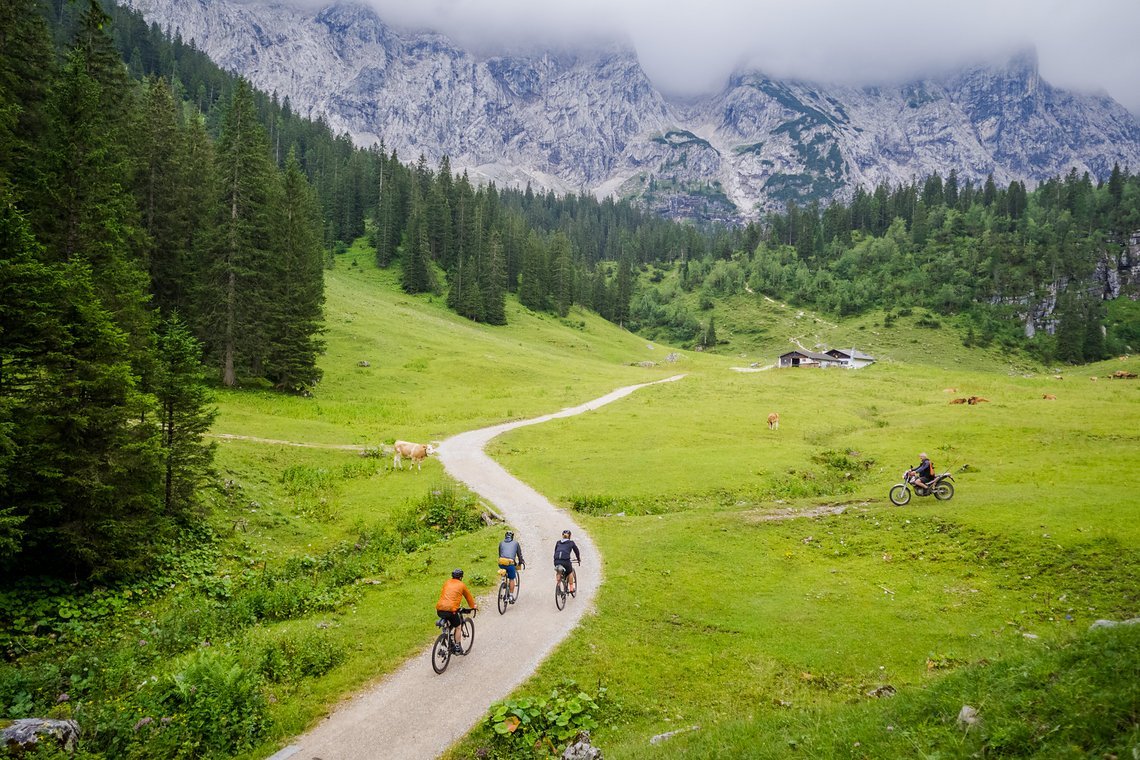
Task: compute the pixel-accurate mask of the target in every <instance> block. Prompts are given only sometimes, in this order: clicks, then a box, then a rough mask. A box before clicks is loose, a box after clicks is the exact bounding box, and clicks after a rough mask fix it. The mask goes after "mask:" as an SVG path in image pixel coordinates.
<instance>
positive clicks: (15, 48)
mask: <svg viewBox="0 0 1140 760" xmlns="http://www.w3.org/2000/svg"><path fill="white" fill-rule="evenodd" d="M54 65H55V55H54V52H53V50H52V47H51V38H50V36H49V34H48V29H47V25H46V24H45V23H44V18H43V14H42V13H41V9H40V4H39V2H38V1H37V0H4V2H0V185H2V184H4V183H5V182H10V183H11V185H12V187H13V188H15V192H16V194H17V195H22V194H23V193H24V192H26V191H28V190H29V189H31V188H32V187H33V184H34V182H35V177H36V174H37V172H39V171H41V170H42V166H41V163H40V162H41V150H40V145H41V141H42V138H43V135H44V133H45V131H46V130H47V125H46V118H47V116H46V103H47V98H48V88H49V87H50V85H51V78H52V75H53V73H54Z"/></svg>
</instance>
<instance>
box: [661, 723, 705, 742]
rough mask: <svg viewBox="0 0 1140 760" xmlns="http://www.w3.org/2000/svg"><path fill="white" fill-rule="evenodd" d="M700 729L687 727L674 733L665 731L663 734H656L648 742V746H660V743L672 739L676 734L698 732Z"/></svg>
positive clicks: (698, 727)
mask: <svg viewBox="0 0 1140 760" xmlns="http://www.w3.org/2000/svg"><path fill="white" fill-rule="evenodd" d="M700 728H701V727H700V726H689V727H688V728H678V729H677V730H676V731H666V732H665V733H663V734H657V736H654V737H653V738H652V739H650V740H649V743H650V744H660V743H661V742H663V741H665V740H666V739H672V738H673V737H674V736H676V735H677V734H683V733H685V732H686V731H699V730H700Z"/></svg>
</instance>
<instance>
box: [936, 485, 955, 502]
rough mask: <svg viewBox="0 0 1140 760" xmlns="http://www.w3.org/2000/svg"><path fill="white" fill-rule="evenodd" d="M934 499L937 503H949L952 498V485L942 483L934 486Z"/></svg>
mask: <svg viewBox="0 0 1140 760" xmlns="http://www.w3.org/2000/svg"><path fill="white" fill-rule="evenodd" d="M934 498H936V499H938V500H939V501H950V499H953V498H954V485H953V484H952V483H947V482H946V481H942V482H941V483H939V484H938V485H936V486H934Z"/></svg>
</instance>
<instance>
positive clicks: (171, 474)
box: [154, 314, 217, 521]
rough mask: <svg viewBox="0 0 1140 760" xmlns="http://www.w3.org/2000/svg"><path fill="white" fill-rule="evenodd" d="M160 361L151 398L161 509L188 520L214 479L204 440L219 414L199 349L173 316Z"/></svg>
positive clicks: (164, 328)
mask: <svg viewBox="0 0 1140 760" xmlns="http://www.w3.org/2000/svg"><path fill="white" fill-rule="evenodd" d="M158 356H159V361H158V371H157V373H156V376H157V377H156V380H155V383H154V395H155V398H156V400H157V402H158V409H159V425H160V427H161V430H162V463H163V506H164V510H165V513H166V515H167V516H169V517H173V518H176V519H179V520H181V521H186V520H188V519H189V518H191V517H193V515H194V513H195V511H196V510H197V509H198V508H199V506H200V499H199V496H198V494H199V493H200V492H201V490H202V487H203V486H204V485H205V484H206V483H207V482H208V480H209V479H210V477H211V475H212V471H211V466H212V464H213V459H214V449H215V444H213V443H206V442H205V441H204V436H205V435H206V433H207V432H208V431H209V429H210V425H212V424H213V421H214V418H215V417H216V416H217V410H216V409H214V408H212V407H210V406H209V403H210V395H209V392H208V390H207V389H206V385H205V379H206V372H205V369H204V367H203V365H202V361H201V359H202V347H201V344H200V343H198V341H197V340H195V338H194V336H193V335H192V334H191V332H190V330H189V328H188V327H187V326H186V325H185V324H184V323H183V322H182V320H181V319H180V318H179V317H178V315H177V314H173V315H171V317H170V318H169V319H167V320H166V322H164V323H163V325H162V330H161V332H160V334H159V337H158Z"/></svg>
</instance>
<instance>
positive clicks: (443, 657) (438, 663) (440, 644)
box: [431, 631, 451, 673]
mask: <svg viewBox="0 0 1140 760" xmlns="http://www.w3.org/2000/svg"><path fill="white" fill-rule="evenodd" d="M449 662H451V632H450V631H444V632H443V633H441V634H439V637H438V638H436V640H435V645H434V646H433V647H432V648H431V667H432V670H434V671H435V672H436V673H442V672H443V671H445V670H447V663H449Z"/></svg>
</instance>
